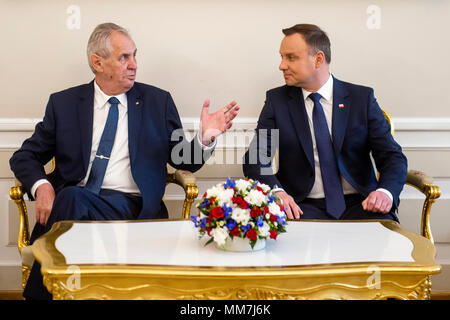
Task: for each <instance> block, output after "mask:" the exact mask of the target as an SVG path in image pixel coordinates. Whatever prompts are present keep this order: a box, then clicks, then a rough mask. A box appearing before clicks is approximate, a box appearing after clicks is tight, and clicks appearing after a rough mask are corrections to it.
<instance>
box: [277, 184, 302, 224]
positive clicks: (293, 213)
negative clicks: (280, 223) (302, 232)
mask: <svg viewBox="0 0 450 320" xmlns="http://www.w3.org/2000/svg"><path fill="white" fill-rule="evenodd" d="M276 194H277V196H278V198H280V200H281V201H282V203H281V204H282V205H283V207H284V209H285V210H286V215H287V217H288V219H294V218H295V219H300V215H302V214H303V211H302V210H301V209H300V207H299V206H298V205H297V203H295V201H294V198H292V197H291V196H290V195H288V194H287V193H286V192H284V191H277V192H276Z"/></svg>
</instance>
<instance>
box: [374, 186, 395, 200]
mask: <svg viewBox="0 0 450 320" xmlns="http://www.w3.org/2000/svg"><path fill="white" fill-rule="evenodd" d="M377 191H381V192H383V193H385V194H387V195H388V197H389V199H391V201H393V197H392V193H390V192H389V191H388V190H386V189H383V188H378V189H377Z"/></svg>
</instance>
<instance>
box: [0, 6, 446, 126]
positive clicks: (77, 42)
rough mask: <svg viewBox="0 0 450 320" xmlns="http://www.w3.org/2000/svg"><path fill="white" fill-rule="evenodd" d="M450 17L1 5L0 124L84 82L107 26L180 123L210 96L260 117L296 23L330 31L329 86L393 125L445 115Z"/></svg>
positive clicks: (338, 9) (406, 10)
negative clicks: (92, 46)
mask: <svg viewBox="0 0 450 320" xmlns="http://www.w3.org/2000/svg"><path fill="white" fill-rule="evenodd" d="M71 6H75V8H77V10H79V11H70V10H69V13H68V9H71ZM373 6H375V8H376V10H378V11H372V8H373ZM77 12H79V14H78V13H77ZM449 13H450V2H449V1H442V0H430V1H423V0H408V1H406V0H403V1H402V0H397V1H387V0H384V1H383V0H377V1H373V0H370V1H368V0H361V1H353V0H340V1H332V0H322V1H308V0H305V1H292V0H248V1H240V0H227V1H225V0H197V1H186V0H164V1H163V0H161V1H151V0H147V1H138V0H130V1H117V0H109V1H87V0H70V1H68V0H60V1H54V0H34V1H25V0H23V1H10V0H0V21H1V25H2V28H0V34H1V39H2V58H1V59H0V66H1V71H2V72H1V74H2V75H1V77H0V88H2V95H1V96H2V99H1V100H0V118H3V117H33V118H35V117H36V118H38V117H42V114H43V111H44V108H45V105H46V102H47V99H48V96H49V94H50V93H51V92H55V91H59V90H62V89H65V88H67V87H70V86H75V85H78V84H81V83H86V82H89V81H90V80H91V79H92V74H91V71H90V69H89V68H88V66H87V58H86V54H85V51H86V43H87V40H88V37H89V35H90V33H91V32H92V30H93V29H94V27H95V26H96V25H97V24H99V23H102V22H106V21H113V22H116V23H118V24H120V25H122V26H124V27H125V28H127V29H129V30H130V32H131V34H132V35H133V37H134V39H135V42H136V44H137V47H138V64H139V70H138V77H137V80H138V81H141V82H146V83H150V84H154V85H156V86H159V87H161V88H164V89H166V90H168V91H170V92H171V93H172V95H173V97H174V100H175V102H176V103H177V105H178V108H179V111H180V115H181V116H182V117H197V116H198V115H199V112H200V107H201V105H202V103H203V101H204V99H205V98H210V99H211V101H212V103H213V106H215V107H219V106H223V105H224V104H226V103H228V102H229V101H231V100H232V99H236V100H237V101H238V102H239V103H240V104H241V106H242V110H241V116H242V117H256V116H257V115H258V114H259V111H260V109H261V107H262V104H263V102H264V98H265V95H264V93H265V91H266V90H268V89H270V88H273V87H276V86H279V85H281V84H283V78H282V76H281V73H280V72H279V71H278V65H279V62H280V58H279V53H278V50H279V45H280V41H281V39H282V36H283V35H282V33H281V29H282V28H285V27H290V26H292V25H294V24H297V23H315V24H317V25H319V26H321V27H322V28H323V29H324V30H325V31H327V32H328V34H329V37H330V39H331V46H332V63H331V68H332V71H333V73H334V74H335V76H336V77H337V78H340V79H343V80H346V81H350V82H355V83H360V84H365V85H368V86H371V87H374V88H375V93H376V96H377V97H378V100H379V102H380V104H381V105H382V106H383V107H384V108H385V109H387V110H388V111H389V112H390V113H391V114H392V115H393V116H394V117H450V108H448V103H446V102H445V100H443V99H442V97H443V94H444V93H445V92H446V91H447V90H448V83H449V82H448V79H449V78H450V62H449V59H448V52H449V49H450V43H449V41H447V34H446V32H447V31H448V30H450V19H448V16H449ZM77 18H79V19H77ZM78 22H79V24H78ZM78 26H79V29H77V27H78ZM377 27H379V29H377ZM370 28H375V29H370ZM24 92H26V94H24Z"/></svg>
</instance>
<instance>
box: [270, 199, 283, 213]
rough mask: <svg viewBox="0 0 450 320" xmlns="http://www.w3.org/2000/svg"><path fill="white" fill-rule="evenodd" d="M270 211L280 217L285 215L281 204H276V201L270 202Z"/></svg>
mask: <svg viewBox="0 0 450 320" xmlns="http://www.w3.org/2000/svg"><path fill="white" fill-rule="evenodd" d="M269 212H270V213H271V214H273V215H276V216H278V217H284V215H285V214H284V212H283V211H281V209H280V206H279V205H278V204H276V203H275V202H272V203H271V204H269Z"/></svg>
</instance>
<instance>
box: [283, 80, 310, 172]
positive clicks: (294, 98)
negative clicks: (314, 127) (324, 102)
mask: <svg viewBox="0 0 450 320" xmlns="http://www.w3.org/2000/svg"><path fill="white" fill-rule="evenodd" d="M289 90H290V91H289V98H290V99H289V101H288V105H289V112H290V114H291V117H292V122H293V124H294V128H295V132H296V133H297V137H298V139H299V140H300V144H301V145H302V147H303V150H304V151H305V154H306V157H307V158H308V161H309V163H310V165H311V167H312V168H314V153H313V145H312V137H311V130H310V128H309V122H308V114H307V113H306V108H305V101H304V99H303V92H302V89H301V88H296V87H289Z"/></svg>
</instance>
